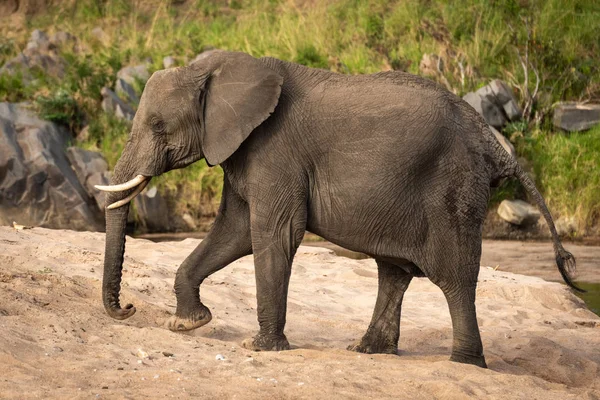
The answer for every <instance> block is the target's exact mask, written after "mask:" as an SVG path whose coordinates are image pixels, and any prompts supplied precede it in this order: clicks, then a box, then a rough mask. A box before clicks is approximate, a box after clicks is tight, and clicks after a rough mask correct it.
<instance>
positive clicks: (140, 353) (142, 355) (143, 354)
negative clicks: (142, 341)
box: [135, 349, 150, 358]
mask: <svg viewBox="0 0 600 400" xmlns="http://www.w3.org/2000/svg"><path fill="white" fill-rule="evenodd" d="M135 354H136V355H137V356H138V357H139V358H148V357H150V356H149V355H148V353H146V352H145V351H144V350H142V349H138V350H137V353H135Z"/></svg>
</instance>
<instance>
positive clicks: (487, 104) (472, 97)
mask: <svg viewBox="0 0 600 400" xmlns="http://www.w3.org/2000/svg"><path fill="white" fill-rule="evenodd" d="M482 89H483V88H482ZM479 90H481V89H479ZM463 100H465V101H466V102H467V103H469V104H470V105H471V107H473V108H474V109H475V111H477V112H478V113H479V114H481V115H482V116H483V118H484V119H485V120H486V122H487V123H488V124H490V125H491V126H493V127H494V128H497V129H500V128H502V127H503V126H504V124H506V122H507V120H506V117H504V114H503V111H502V110H501V109H500V108H498V106H496V105H495V104H494V103H492V102H491V101H489V100H488V99H487V98H486V96H485V95H484V96H481V94H480V92H479V91H478V92H477V93H473V92H471V93H467V94H466V95H465V96H464V97H463Z"/></svg>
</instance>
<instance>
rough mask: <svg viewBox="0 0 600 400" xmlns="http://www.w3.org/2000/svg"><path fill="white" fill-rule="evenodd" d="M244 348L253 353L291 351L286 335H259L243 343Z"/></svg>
mask: <svg viewBox="0 0 600 400" xmlns="http://www.w3.org/2000/svg"><path fill="white" fill-rule="evenodd" d="M242 347H243V348H245V349H248V350H252V351H281V350H289V349H290V343H289V342H288V340H287V338H286V337H285V335H262V334H260V333H259V334H257V335H256V336H254V337H253V338H249V339H246V340H244V341H243V342H242Z"/></svg>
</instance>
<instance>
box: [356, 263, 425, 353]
mask: <svg viewBox="0 0 600 400" xmlns="http://www.w3.org/2000/svg"><path fill="white" fill-rule="evenodd" d="M377 271H378V275H379V288H378V292H377V301H376V302H375V310H374V311H373V317H372V318H371V323H370V324H369V328H368V329H367V332H366V333H365V335H364V336H363V337H362V339H361V340H360V341H359V342H358V343H356V344H353V345H350V346H349V347H348V350H353V351H358V352H360V353H369V354H373V353H387V354H397V353H398V340H399V338H400V313H401V309H402V299H403V297H404V292H405V291H406V289H407V288H408V285H409V283H410V281H411V280H412V278H413V276H412V275H411V274H409V273H407V272H406V271H405V270H404V269H402V268H401V267H399V266H397V265H393V264H390V263H388V262H385V261H380V260H377Z"/></svg>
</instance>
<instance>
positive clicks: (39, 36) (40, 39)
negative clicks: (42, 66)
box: [30, 29, 50, 47]
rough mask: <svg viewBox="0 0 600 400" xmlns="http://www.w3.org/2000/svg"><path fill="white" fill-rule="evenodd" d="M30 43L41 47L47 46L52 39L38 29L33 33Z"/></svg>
mask: <svg viewBox="0 0 600 400" xmlns="http://www.w3.org/2000/svg"><path fill="white" fill-rule="evenodd" d="M30 42H34V43H37V45H38V46H40V47H41V46H44V45H47V44H48V43H49V42H50V39H49V38H48V35H46V32H44V31H41V30H39V29H36V30H34V31H33V32H31V40H30Z"/></svg>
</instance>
